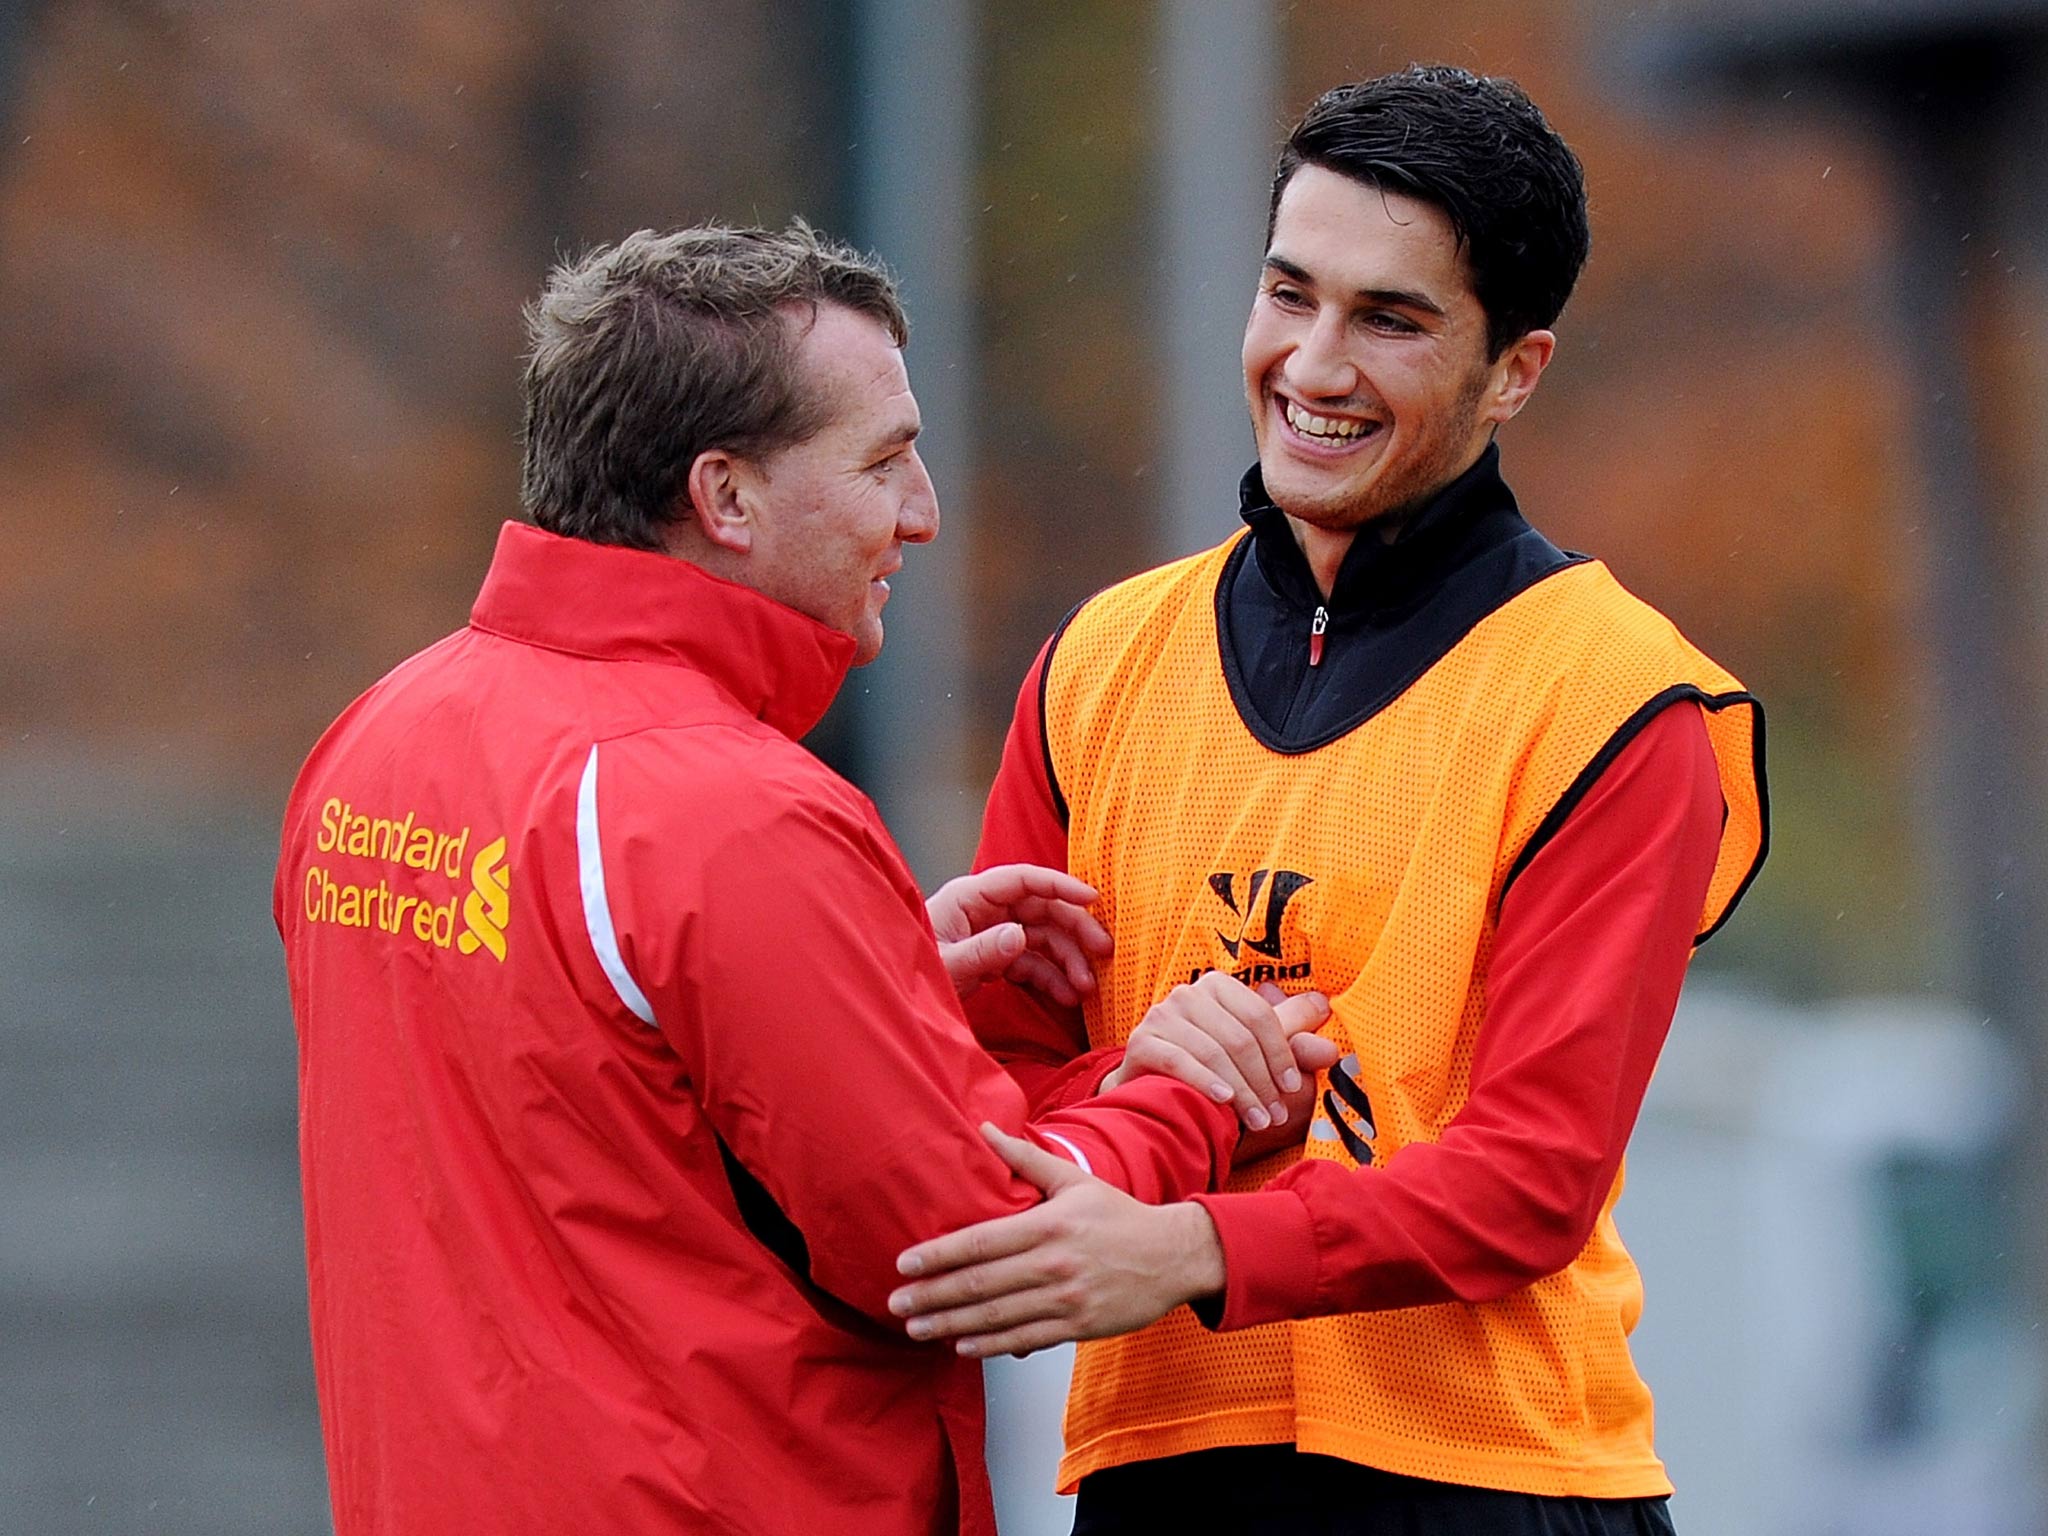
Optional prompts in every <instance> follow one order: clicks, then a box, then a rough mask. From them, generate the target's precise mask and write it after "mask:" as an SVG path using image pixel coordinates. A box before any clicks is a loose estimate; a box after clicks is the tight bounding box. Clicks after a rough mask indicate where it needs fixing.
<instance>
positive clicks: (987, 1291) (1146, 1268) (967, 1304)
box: [889, 1125, 1223, 1359]
mask: <svg viewBox="0 0 2048 1536" xmlns="http://www.w3.org/2000/svg"><path fill="white" fill-rule="evenodd" d="M981 1134H982V1136H983V1137H984V1138H985V1139H986V1140H987V1142H988V1144H989V1145H990V1146H992V1147H994V1148H995V1149H996V1153H997V1155H998V1156H1000V1157H1001V1158H1002V1160H1003V1161H1004V1162H1006V1163H1008V1164H1009V1165H1010V1167H1011V1168H1012V1169H1014V1170H1015V1171H1016V1172H1017V1173H1018V1174H1019V1175H1021V1176H1022V1177H1024V1178H1027V1179H1029V1180H1030V1181H1031V1182H1032V1183H1034V1184H1036V1185H1037V1186H1038V1187H1039V1188H1040V1189H1042V1190H1044V1191H1045V1193H1046V1195H1047V1197H1048V1198H1047V1199H1046V1201H1045V1203H1044V1204H1043V1205H1040V1206H1038V1207H1037V1208H1035V1209H1033V1210H1029V1211H1024V1212H1021V1213H1019V1214H1018V1215H1015V1216H1001V1217H998V1218H996V1219H995V1220H994V1221H984V1222H981V1223H980V1224H978V1225H976V1226H972V1227H963V1228H961V1229H960V1230H959V1231H958V1232H953V1233H950V1234H948V1235H947V1236H945V1237H937V1238H933V1239H932V1240H931V1241H930V1242H928V1243H919V1244H918V1245H917V1246H916V1247H915V1248H910V1249H906V1250H905V1251H904V1253H903V1254H902V1256H901V1257H899V1258H898V1259H897V1260H896V1268H897V1270H898V1271H899V1272H900V1273H902V1274H904V1275H907V1276H912V1277H916V1280H915V1283H914V1284H911V1285H906V1286H904V1287H903V1288H902V1289H901V1290H899V1291H897V1292H896V1293H895V1294H894V1295H892V1296H891V1297H890V1298H889V1310H890V1311H891V1312H893V1313H895V1314H896V1315H897V1316H898V1317H903V1318H908V1319H909V1327H908V1332H909V1334H910V1336H911V1337H912V1338H913V1339H953V1340H955V1343H954V1346H953V1347H954V1348H955V1349H956V1350H958V1351H959V1352H960V1353H961V1354H963V1355H966V1356H968V1357H969V1358H971V1359H985V1358H987V1357H988V1356H991V1355H1028V1354H1030V1353H1031V1352H1032V1351H1033V1350H1036V1349H1044V1348H1046V1347H1047V1346H1048V1345H1052V1344H1065V1343H1068V1342H1070V1341H1071V1340H1074V1339H1101V1338H1107V1337H1109V1336H1110V1335H1111V1334H1117V1333H1129V1332H1130V1331H1131V1330H1132V1329H1133V1328H1142V1327H1144V1326H1145V1325H1146V1324H1147V1323H1151V1322H1156V1321H1157V1320H1158V1319H1160V1318H1162V1317H1164V1316H1165V1315H1166V1314H1167V1313H1169V1312H1171V1311H1172V1310H1173V1309H1174V1308H1175V1307H1177V1306H1179V1305H1180V1304H1181V1303H1182V1302H1184V1301H1192V1300H1194V1299H1195V1298H1196V1297H1198V1296H1207V1295H1212V1294H1214V1293H1215V1292H1217V1291H1220V1290H1222V1289H1223V1245H1222V1243H1221V1242H1220V1241H1219V1240H1218V1239H1217V1236H1216V1225H1215V1223H1214V1222H1212V1221H1210V1219H1209V1213H1208V1212H1207V1211H1205V1210H1203V1209H1202V1208H1201V1207H1200V1206H1199V1205H1194V1204H1185V1205H1145V1204H1142V1203H1141V1202H1139V1201H1136V1200H1133V1199H1132V1198H1131V1197H1130V1196H1129V1195H1127V1194H1125V1193H1123V1191H1121V1190H1119V1189H1117V1188H1115V1187H1114V1186H1113V1185H1109V1184H1105V1183H1103V1181H1102V1180H1100V1179H1097V1178H1092V1177H1090V1176H1089V1175H1088V1174H1085V1173H1083V1172H1082V1171H1081V1170H1080V1169H1079V1168H1077V1167H1075V1166H1074V1165H1073V1164H1072V1163H1070V1162H1068V1161H1066V1160H1065V1159H1064V1158H1059V1157H1055V1156H1053V1155H1052V1154H1051V1153H1050V1152H1046V1151H1044V1150H1042V1149H1041V1148H1039V1147H1036V1146H1034V1145H1032V1144H1031V1143H1030V1142H1028V1141H1021V1140H1019V1139H1018V1138H1017V1137H1015V1136H1006V1135H1004V1134H1003V1133H1002V1132H1001V1131H999V1130H997V1129H996V1128H995V1127H994V1126H993V1125H983V1126H982V1128H981Z"/></svg>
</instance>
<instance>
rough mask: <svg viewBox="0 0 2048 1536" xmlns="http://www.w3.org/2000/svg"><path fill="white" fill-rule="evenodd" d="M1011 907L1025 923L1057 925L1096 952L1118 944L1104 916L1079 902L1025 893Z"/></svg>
mask: <svg viewBox="0 0 2048 1536" xmlns="http://www.w3.org/2000/svg"><path fill="white" fill-rule="evenodd" d="M1009 910H1010V915H1011V916H1012V917H1014V918H1016V919H1017V920H1018V921H1019V922H1021V923H1026V924H1029V925H1031V926H1032V927H1042V928H1053V929H1057V930H1058V931H1059V932H1061V933H1063V934H1066V935H1067V936H1069V937H1070V938H1071V939H1072V940H1073V941H1074V943H1076V944H1078V945H1079V946H1080V947H1081V948H1082V949H1084V950H1086V951H1087V952H1088V953H1090V954H1092V955H1106V954H1108V953H1109V952H1110V951H1111V950H1112V949H1114V948H1115V947H1116V946H1115V944H1114V943H1113V942H1112V941H1111V939H1110V936H1109V930H1108V929H1107V928H1105V927H1103V926H1102V920H1101V919H1100V918H1098V917H1097V916H1096V915H1095V914H1094V913H1093V912H1090V911H1089V910H1088V909H1087V908H1086V907H1084V906H1081V905H1080V904H1079V903H1077V902H1071V901H1051V900H1040V899H1039V898H1037V897H1025V898H1024V899H1023V900H1021V901H1016V902H1012V903H1011V905H1010V909H1009Z"/></svg>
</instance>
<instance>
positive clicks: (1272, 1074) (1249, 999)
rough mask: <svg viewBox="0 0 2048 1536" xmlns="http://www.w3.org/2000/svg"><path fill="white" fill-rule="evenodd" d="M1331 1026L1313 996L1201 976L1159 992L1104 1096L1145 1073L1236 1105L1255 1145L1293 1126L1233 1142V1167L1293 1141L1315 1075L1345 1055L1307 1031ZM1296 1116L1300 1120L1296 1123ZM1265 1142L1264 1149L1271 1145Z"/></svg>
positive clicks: (1319, 998) (1326, 1008)
mask: <svg viewBox="0 0 2048 1536" xmlns="http://www.w3.org/2000/svg"><path fill="white" fill-rule="evenodd" d="M1329 1017H1330V1000H1329V999H1328V998H1326V997H1324V996H1323V994H1322V993H1320V992H1303V993H1301V994H1300V995H1299V996H1297V997H1288V996H1286V995H1285V994H1284V993H1282V992H1281V991H1280V989H1279V988H1278V987H1275V986H1273V985H1272V984H1271V983H1268V984H1266V985H1264V986H1262V987H1261V988H1260V989H1259V990H1258V991H1256V992H1254V991H1253V990H1252V989H1251V988H1250V987H1248V986H1246V985H1245V984H1244V983H1243V982H1241V981H1239V980H1238V979H1237V978H1236V977H1234V976H1227V975H1225V974H1224V973H1223V972H1221V971H1208V972H1205V973H1204V974H1203V975H1202V977H1201V979H1200V980H1199V981H1193V982H1183V983H1182V984H1181V985H1180V986H1177V987H1175V988H1174V989H1173V990H1172V991H1171V992H1169V993H1167V994H1166V996H1165V997H1164V998H1162V999H1161V1000H1160V1001H1159V1002H1157V1003H1154V1004H1153V1005H1152V1008H1151V1010H1150V1011H1149V1012H1148V1013H1147V1014H1146V1015H1145V1017H1144V1018H1143V1019H1142V1020H1140V1021H1139V1023H1138V1027H1137V1028H1136V1029H1135V1030H1133V1031H1132V1032H1131V1038H1130V1040H1129V1042H1128V1043H1126V1045H1125V1046H1124V1059H1123V1062H1122V1064H1121V1065H1119V1066H1118V1067H1117V1069H1116V1070H1115V1071H1114V1072H1111V1073H1110V1074H1109V1075H1108V1076H1107V1077H1105V1078H1104V1079H1103V1080H1102V1087H1103V1090H1104V1091H1107V1090H1108V1089H1111V1088H1114V1087H1117V1086H1118V1085H1119V1084H1121V1083H1126V1082H1128V1081H1130V1079H1132V1078H1134V1077H1137V1076H1140V1075H1141V1074H1144V1073H1148V1072H1150V1073H1157V1074H1160V1075H1163V1076H1166V1077H1173V1078H1178V1079H1179V1080H1180V1081H1181V1082H1184V1083H1186V1084H1188V1085H1189V1086H1190V1087H1192V1088H1198V1089H1200V1090H1201V1091H1202V1092H1203V1093H1206V1094H1208V1095H1209V1097H1210V1098H1212V1099H1214V1100H1215V1101H1216V1102H1217V1103H1219V1104H1223V1103H1228V1102H1231V1101H1233V1100H1234V1101H1235V1102H1236V1105H1237V1113H1238V1118H1239V1119H1241V1120H1243V1121H1244V1123H1245V1127H1246V1128H1247V1129H1248V1130H1249V1131H1251V1132H1252V1133H1253V1135H1254V1136H1257V1135H1258V1133H1260V1132H1263V1131H1266V1130H1268V1129H1269V1128H1271V1129H1274V1130H1276V1131H1280V1128H1281V1127H1284V1126H1286V1125H1288V1124H1289V1123H1290V1122H1292V1123H1293V1124H1294V1126H1295V1130H1294V1132H1293V1133H1292V1135H1289V1134H1288V1133H1286V1132H1285V1131H1280V1134H1279V1136H1278V1138H1277V1139H1275V1138H1274V1137H1267V1136H1258V1139H1257V1141H1255V1142H1252V1137H1247V1138H1246V1141H1247V1142H1252V1145H1251V1146H1249V1147H1247V1146H1246V1145H1245V1143H1243V1142H1241V1143H1239V1147H1238V1161H1240V1162H1243V1161H1246V1160H1247V1158H1248V1157H1249V1156H1264V1155H1265V1153H1267V1152H1270V1151H1273V1150H1275V1149H1276V1148H1277V1147H1279V1146H1282V1145H1285V1144H1287V1143H1288V1142H1289V1141H1291V1140H1299V1139H1300V1135H1301V1126H1302V1124H1304V1123H1305V1118H1306V1113H1307V1107H1308V1105H1309V1103H1310V1102H1311V1101H1312V1100H1313V1098H1314V1096H1315V1082H1314V1078H1315V1074H1316V1073H1318V1072H1320V1071H1322V1070H1323V1069H1324V1068H1325V1067H1328V1066H1329V1065H1330V1064H1331V1063H1333V1062H1334V1061H1336V1059H1337V1058H1338V1057H1339V1056H1341V1055H1343V1054H1344V1052H1343V1049H1342V1048H1341V1047H1340V1046H1338V1045H1336V1044H1335V1043H1334V1042H1332V1041H1329V1040H1324V1039H1321V1038H1319V1037H1317V1036H1316V1035H1315V1034H1314V1033H1313V1031H1315V1030H1317V1029H1319V1028H1321V1027H1322V1025H1323V1024H1324V1023H1325V1022H1326V1021H1327V1020H1328V1019H1329ZM1297 1117H1302V1118H1299V1119H1298V1118H1297ZM1269 1143H1270V1144H1269Z"/></svg>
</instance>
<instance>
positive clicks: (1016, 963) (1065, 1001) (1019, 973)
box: [1003, 949, 1081, 1008]
mask: <svg viewBox="0 0 2048 1536" xmlns="http://www.w3.org/2000/svg"><path fill="white" fill-rule="evenodd" d="M1003 977H1004V979H1005V980H1007V981H1009V982H1011V983H1012V984H1014V985H1016V986H1020V987H1028V988H1029V989H1030V990H1032V991H1033V992H1037V993H1040V994H1041V995H1043V996H1044V997H1045V998H1046V999H1047V1000H1048V1001H1050V1002H1054V1003H1057V1004H1058V1005H1059V1006H1060V1007H1062V1008H1077V1007H1079V1006H1080V1003H1081V994H1080V993H1078V992H1076V991H1075V990H1074V984H1073V983H1072V982H1070V981H1068V980H1067V973H1066V972H1065V971H1063V970H1061V969H1060V968H1059V967H1058V966H1056V965H1054V964H1053V963H1052V962H1051V961H1050V960H1048V959H1046V958H1045V956H1043V955H1034V954H1033V953H1031V951H1030V950H1028V949H1027V950H1025V951H1024V953H1023V954H1021V955H1019V956H1018V957H1017V958H1016V959H1014V960H1012V961H1011V962H1010V966H1009V969H1008V970H1006V971H1004V972H1003Z"/></svg>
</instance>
